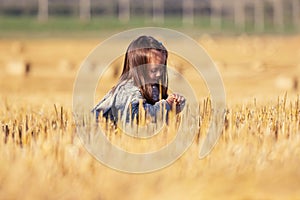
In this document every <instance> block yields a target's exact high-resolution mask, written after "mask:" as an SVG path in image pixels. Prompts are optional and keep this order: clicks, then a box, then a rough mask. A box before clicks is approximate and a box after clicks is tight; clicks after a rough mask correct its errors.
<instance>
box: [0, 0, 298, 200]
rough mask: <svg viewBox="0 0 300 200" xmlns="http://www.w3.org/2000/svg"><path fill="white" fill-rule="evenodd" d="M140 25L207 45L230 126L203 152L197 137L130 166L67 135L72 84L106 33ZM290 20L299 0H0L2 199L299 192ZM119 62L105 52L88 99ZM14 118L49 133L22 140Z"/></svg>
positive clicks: (110, 79) (290, 195)
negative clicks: (177, 151) (174, 151)
mask: <svg viewBox="0 0 300 200" xmlns="http://www.w3.org/2000/svg"><path fill="white" fill-rule="evenodd" d="M149 26H152V27H164V28H170V29H174V30H177V31H180V32H183V33H185V34H187V35H188V36H190V37H192V38H193V39H194V40H195V41H197V42H198V43H199V44H200V45H201V46H202V47H203V48H204V49H205V50H206V52H207V53H208V55H209V56H211V58H212V59H213V61H214V62H215V64H216V65H217V67H218V69H219V71H220V74H221V76H222V78H223V82H224V86H225V90H226V97H227V105H228V113H227V114H228V116H229V117H228V119H227V125H226V127H225V129H227V128H228V127H229V128H228V129H227V131H225V132H224V134H223V135H222V138H221V139H220V143H219V144H218V145H217V146H216V148H215V150H214V151H213V152H212V154H211V156H208V157H207V158H206V159H204V160H199V159H198V144H196V145H194V146H193V147H192V149H190V150H189V151H188V152H187V153H185V155H184V156H183V157H182V158H181V159H180V160H178V161H176V162H175V163H174V165H172V166H170V167H167V168H165V169H162V170H160V171H159V172H157V173H149V174H143V175H139V174H138V175H129V174H126V173H120V172H117V171H114V170H111V169H110V168H108V167H105V166H104V165H101V164H99V162H97V161H95V160H94V159H93V157H91V156H90V154H88V153H87V152H86V151H85V149H84V148H83V146H82V145H81V143H80V141H77V140H76V137H75V133H74V132H75V131H74V127H75V125H74V122H73V121H72V119H71V118H72V93H73V84H74V82H75V80H76V75H77V72H78V70H79V68H80V65H81V64H82V63H83V61H84V59H85V58H86V57H87V56H88V55H89V53H90V52H91V51H92V50H93V49H94V48H95V47H96V46H97V45H99V44H100V43H101V42H102V41H103V40H105V39H107V38H109V37H110V36H111V35H113V34H116V33H119V32H121V31H125V30H129V29H132V28H139V27H149ZM299 31H300V0H0V108H1V109H0V125H1V127H2V129H0V131H1V130H2V132H0V136H1V137H2V138H7V137H8V135H9V134H10V135H9V136H11V138H13V140H9V141H12V142H11V143H10V144H4V143H6V141H5V140H3V141H4V142H2V140H1V142H0V161H1V162H0V163H1V165H0V199H7V198H8V199H19V198H22V199H34V198H37V199H44V198H47V199H49V198H50V199H58V198H59V199H60V198H65V199H78V198H80V197H81V196H83V197H85V198H87V199H120V198H122V199H123V198H127V199H141V198H144V197H148V199H168V198H170V197H172V199H199V197H202V198H203V199H212V198H218V199H221V198H222V199H223V198H224V197H227V198H229V199H299V193H300V191H299V177H300V174H299V167H298V165H299V158H300V157H299V155H300V149H299V147H300V145H299V141H300V137H299V135H300V134H298V133H299V127H300V123H299V119H300V117H299V116H300V110H299V109H300V101H299V95H298V94H299V93H300V85H299V81H300V77H299V74H300V45H299V44H300V35H299ZM175 42H176V41H174V43H175ZM114 48H118V44H115V45H112V48H111V49H108V51H110V52H111V53H114ZM166 48H168V46H166ZM124 53H125V52H124ZM122 62H123V57H122V56H121V57H119V58H117V59H116V60H115V61H113V62H112V63H111V67H110V68H109V70H107V72H106V74H105V76H103V79H102V81H103V82H102V83H103V84H100V82H101V80H100V82H99V86H98V89H97V94H96V96H95V101H98V100H99V99H101V98H102V97H103V95H104V94H105V93H106V92H107V91H108V90H109V88H110V87H111V86H112V85H114V84H115V83H116V81H117V79H118V75H119V74H120V70H121V68H122ZM98 64H101V63H93V64H91V66H90V68H89V70H90V71H89V72H90V73H93V72H94V71H95V65H98ZM168 64H169V65H170V66H171V67H174V68H175V69H176V70H178V72H180V73H181V74H182V75H183V77H185V78H187V79H188V80H189V82H190V83H191V85H192V86H195V88H196V89H197V92H198V91H199V93H197V95H198V97H199V101H200V102H203V104H201V105H209V104H208V103H207V102H208V100H207V101H205V100H206V99H207V97H208V95H209V93H208V92H207V89H206V88H205V83H203V81H201V77H200V78H199V77H197V76H195V74H197V73H195V72H194V71H193V70H192V67H191V66H190V63H188V61H186V60H184V58H181V57H180V55H171V56H170V59H169V60H168ZM93 70H94V71H93ZM175 81H176V80H175ZM176 83H177V82H176ZM199 85H200V86H199ZM202 86H203V87H202ZM203 88H204V89H203ZM202 89H203V90H202ZM297 95H298V96H297ZM289 100H290V101H289ZM59 108H60V109H59ZM200 109H203V108H200ZM203 116H204V118H203V119H204V122H199V123H203V124H205V117H206V118H209V117H207V116H208V115H206V113H205V112H203ZM208 121H209V120H207V122H208ZM228 121H229V122H228ZM64 123H65V124H66V125H65V126H66V127H67V130H65V129H64V127H65V126H64ZM25 124H26V126H25ZM228 124H229V125H228ZM28 127H29V128H28ZM58 127H60V128H58ZM22 130H23V132H24V131H25V130H26V131H25V132H24V133H26V134H27V136H28V135H29V136H30V135H31V136H32V138H33V139H32V140H33V141H35V137H37V138H38V136H39V138H40V139H41V138H46V139H44V140H43V139H42V140H38V141H40V142H32V143H30V142H28V141H27V139H26V138H25V139H23V140H21V142H20V141H18V139H17V136H15V135H17V133H19V137H20V138H21V137H22V134H21V133H22ZM203 130H205V129H200V131H202V132H203ZM200 131H199V135H200ZM15 133H16V134H15ZM26 134H23V137H24V135H26ZM27 136H26V137H27ZM199 137H200V136H199ZM201 137H203V135H201ZM201 137H200V138H201ZM74 138H75V139H74ZM77 139H78V138H77ZM22 141H24V144H23V143H22ZM26 142H27V143H26ZM126 144H127V143H126ZM22 145H24V146H23V147H24V148H22ZM127 145H132V144H127ZM19 146H20V148H19ZM133 147H134V146H133ZM116 191H117V192H116ZM9 195H10V196H9ZM9 197H11V198H9ZM80 199H81V198H80Z"/></svg>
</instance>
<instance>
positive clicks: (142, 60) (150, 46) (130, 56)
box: [119, 36, 168, 104]
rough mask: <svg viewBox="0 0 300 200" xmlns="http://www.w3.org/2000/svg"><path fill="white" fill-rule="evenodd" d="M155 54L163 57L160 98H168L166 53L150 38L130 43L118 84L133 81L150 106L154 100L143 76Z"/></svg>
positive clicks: (140, 38)
mask: <svg viewBox="0 0 300 200" xmlns="http://www.w3.org/2000/svg"><path fill="white" fill-rule="evenodd" d="M157 54H159V55H160V56H163V60H164V63H163V65H162V72H161V73H162V75H161V77H160V80H159V84H160V85H159V87H158V88H159V92H160V97H161V98H162V99H166V98H167V97H168V94H167V91H168V74H167V58H168V51H167V49H166V48H165V47H164V46H163V45H162V43H160V42H158V41H157V40H156V39H154V38H153V37H151V36H140V37H139V38H137V39H136V40H134V41H132V42H131V44H130V45H129V47H128V49H127V51H126V54H125V59H124V65H123V71H122V74H121V77H120V80H119V83H120V82H122V81H125V80H129V79H133V81H134V84H135V85H136V86H138V87H139V88H140V91H141V93H142V95H143V97H144V98H145V99H146V101H147V102H148V103H151V104H154V103H155V100H154V99H153V97H152V87H151V83H148V82H147V80H146V79H145V76H146V72H147V65H148V64H149V62H150V59H154V57H155V56H156V55H157Z"/></svg>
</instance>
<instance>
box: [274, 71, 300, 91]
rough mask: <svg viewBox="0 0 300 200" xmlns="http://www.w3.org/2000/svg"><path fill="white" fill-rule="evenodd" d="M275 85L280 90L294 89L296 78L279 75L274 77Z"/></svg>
mask: <svg viewBox="0 0 300 200" xmlns="http://www.w3.org/2000/svg"><path fill="white" fill-rule="evenodd" d="M275 86H276V87H277V88H278V89H281V90H286V91H287V90H296V89H297V88H298V80H297V79H296V78H295V77H289V76H284V75H280V76H278V77H277V78H276V79H275Z"/></svg>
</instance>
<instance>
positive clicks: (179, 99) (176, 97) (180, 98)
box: [173, 94, 185, 105]
mask: <svg viewBox="0 0 300 200" xmlns="http://www.w3.org/2000/svg"><path fill="white" fill-rule="evenodd" d="M173 95H174V102H175V103H176V105H180V104H184V103H185V98H184V97H183V96H182V95H180V94H173Z"/></svg>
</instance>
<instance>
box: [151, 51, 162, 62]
mask: <svg viewBox="0 0 300 200" xmlns="http://www.w3.org/2000/svg"><path fill="white" fill-rule="evenodd" d="M165 59H166V56H165V54H163V53H162V52H160V51H157V50H151V52H150V57H149V62H150V63H155V64H164V63H165Z"/></svg>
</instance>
